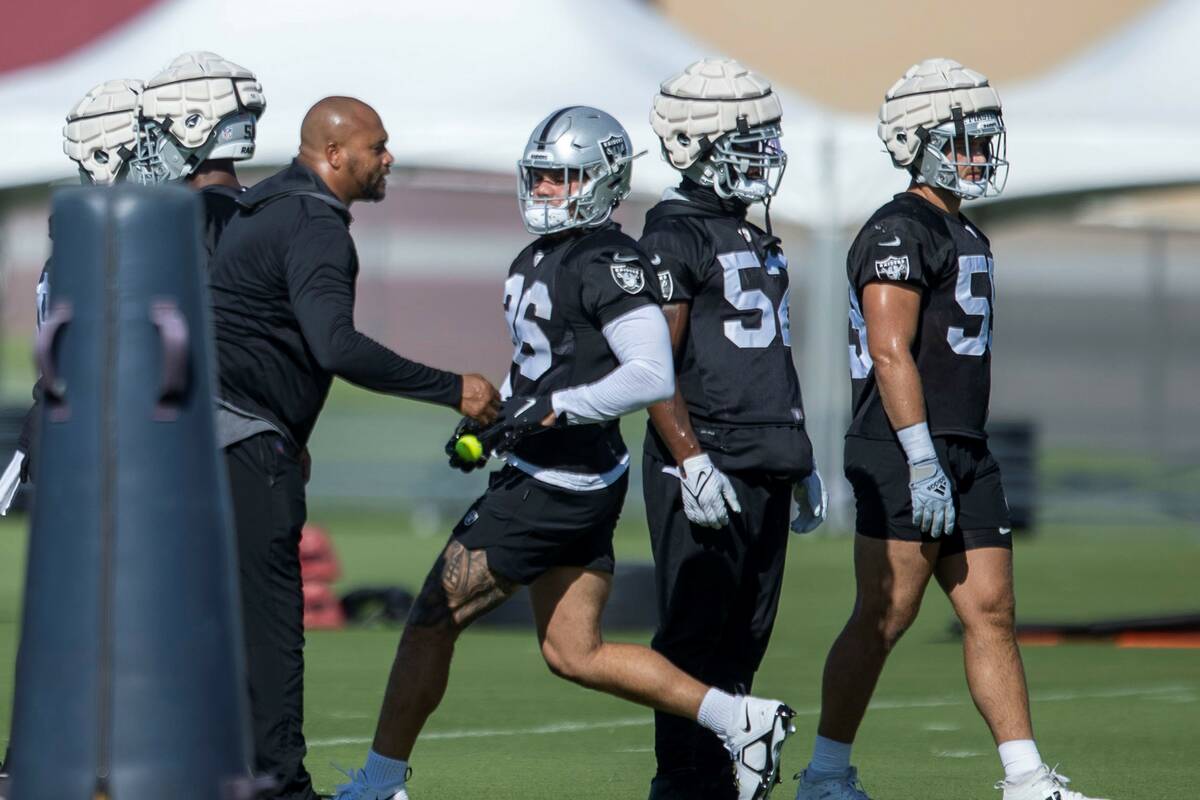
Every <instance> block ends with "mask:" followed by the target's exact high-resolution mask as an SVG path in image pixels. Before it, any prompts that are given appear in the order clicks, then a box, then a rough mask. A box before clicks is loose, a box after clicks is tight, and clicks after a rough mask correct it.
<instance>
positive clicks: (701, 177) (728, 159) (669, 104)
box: [650, 58, 787, 203]
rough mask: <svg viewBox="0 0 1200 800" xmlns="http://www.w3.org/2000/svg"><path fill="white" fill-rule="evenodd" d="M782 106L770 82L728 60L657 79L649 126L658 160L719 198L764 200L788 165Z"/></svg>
mask: <svg viewBox="0 0 1200 800" xmlns="http://www.w3.org/2000/svg"><path fill="white" fill-rule="evenodd" d="M782 116H783V106H782V104H781V103H780V102H779V95H777V94H775V93H774V92H773V91H772V90H771V82H770V81H768V80H767V79H766V78H765V77H763V76H762V75H760V74H758V73H757V72H752V71H751V70H749V69H747V68H746V67H744V66H742V65H741V64H739V63H738V62H737V61H734V60H733V59H729V58H704V59H701V60H699V61H696V62H694V63H692V64H689V65H688V66H687V67H686V68H685V69H684V70H683V72H681V73H679V74H678V75H675V76H673V77H671V78H668V79H667V80H665V81H663V82H662V85H661V86H660V87H659V93H658V94H657V95H655V97H654V103H653V106H652V107H651V109H650V125H651V127H653V128H654V132H655V133H656V134H658V138H659V140H660V141H661V143H662V153H663V158H664V159H666V160H667V161H668V162H669V163H670V164H671V166H673V167H674V168H675V169H677V170H679V171H680V172H682V173H683V174H684V175H686V176H687V177H689V178H691V179H692V180H693V181H695V182H696V183H699V184H700V185H701V186H711V187H712V189H713V191H715V192H716V193H717V194H718V195H719V196H720V197H723V198H726V199H728V198H730V197H737V198H738V199H740V200H741V201H742V202H744V203H755V202H760V201H763V202H768V201H769V200H770V198H771V197H773V196H774V194H775V193H776V192H777V191H778V190H779V183H780V181H782V180H783V172H784V170H785V169H786V168H787V153H785V152H784V150H783V147H782V145H781V144H780V141H779V139H780V137H781V136H782V135H783V129H782V128H781V127H780V119H781V118H782Z"/></svg>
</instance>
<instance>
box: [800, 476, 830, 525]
mask: <svg viewBox="0 0 1200 800" xmlns="http://www.w3.org/2000/svg"><path fill="white" fill-rule="evenodd" d="M792 498H793V499H795V501H796V516H795V518H794V519H792V531H793V532H794V533H811V532H812V531H815V530H816V529H817V528H819V527H821V523H822V522H824V521H825V515H826V514H828V513H829V492H827V491H826V490H825V482H824V481H823V480H821V473H820V472H818V471H817V468H816V467H813V471H812V472H810V473H809V474H808V476H807V477H805V478H804V480H802V481H800V482H799V483H797V484H796V485H795V486H793V487H792Z"/></svg>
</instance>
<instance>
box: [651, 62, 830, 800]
mask: <svg viewBox="0 0 1200 800" xmlns="http://www.w3.org/2000/svg"><path fill="white" fill-rule="evenodd" d="M781 117H782V106H781V104H780V101H779V95H777V94H775V93H774V92H772V91H771V84H770V82H769V81H768V80H767V79H766V78H764V77H763V76H762V75H759V74H757V73H755V72H751V71H749V70H748V69H746V68H745V67H743V66H742V65H741V64H739V63H737V62H736V61H732V60H729V59H718V58H708V59H704V60H701V61H697V62H696V63H694V64H691V65H690V66H688V67H687V68H686V69H685V70H683V72H682V73H680V74H678V75H676V76H674V77H672V78H670V79H668V80H666V81H664V82H663V84H662V86H661V91H660V92H659V94H658V95H657V96H656V97H655V98H654V103H653V108H652V110H651V113H650V122H651V125H652V126H653V128H654V132H655V133H656V134H657V135H658V138H659V140H660V142H661V145H662V153H663V156H664V158H665V159H666V160H667V161H668V162H669V163H670V164H671V166H673V167H674V168H675V169H677V170H679V172H681V173H682V180H681V183H680V184H679V186H677V187H675V188H672V189H668V190H667V192H666V193H665V194H664V196H663V199H662V202H660V203H659V204H658V205H656V206H655V207H654V208H652V209H651V210H650V212H649V213H648V214H647V215H646V225H645V228H644V231H643V234H642V239H641V242H640V244H641V247H642V249H643V250H644V251H645V252H646V253H647V255H648V257H649V259H650V264H651V265H652V268H653V269H654V270H655V272H656V276H655V277H656V280H657V281H658V282H659V286H660V290H661V293H662V296H663V302H664V305H663V312H664V313H665V315H666V318H667V323H668V326H669V329H670V332H671V345H672V348H673V351H674V356H675V358H674V362H675V372H676V390H675V393H674V396H673V397H671V398H669V399H667V400H666V401H664V402H661V403H657V404H655V405H653V406H651V407H650V410H649V411H650V424H649V426H648V428H647V433H646V440H645V461H644V470H643V473H642V490H643V492H644V494H645V499H646V520H647V524H648V526H649V529H650V537H651V541H652V544H653V550H654V563H655V578H656V583H657V595H658V613H659V623H658V630H657V631H656V633H655V635H654V640H653V647H654V649H655V650H656V651H658V652H659V653H662V654H663V655H664V656H666V657H667V658H668V659H669V660H670V661H672V662H673V663H674V664H675V665H676V666H678V667H679V668H681V669H683V670H684V671H685V672H687V673H689V674H690V675H692V676H693V677H695V678H697V679H699V680H701V681H704V682H705V683H709V684H712V685H714V686H717V687H720V688H721V689H723V690H725V691H727V692H747V691H749V689H750V686H751V684H752V683H753V681H754V673H755V672H756V671H757V670H758V667H759V664H760V663H761V661H762V658H763V655H764V654H765V652H766V649H767V642H768V640H769V639H770V636H771V629H772V627H773V625H774V623H775V614H776V610H777V608H778V605H779V593H780V587H781V585H782V580H783V564H784V556H785V554H786V552H787V536H788V519H789V516H790V515H789V509H790V506H791V502H792V496H793V490H795V493H796V499H797V500H798V507H799V514H798V516H797V519H796V522H795V525H796V527H797V528H798V529H802V530H805V531H807V530H812V529H813V528H815V527H816V526H817V525H819V524H820V523H821V520H822V519H823V517H824V508H825V502H824V492H823V490H822V487H821V479H820V476H819V475H818V474H817V472H816V470H815V468H814V465H813V457H812V445H811V443H810V442H809V439H808V435H807V434H806V433H805V430H804V408H803V403H802V401H801V397H800V383H799V380H798V379H797V377H796V368H795V365H794V363H793V361H792V350H791V334H790V324H789V320H788V261H787V257H786V256H785V255H784V253H783V248H782V245H781V242H780V240H779V239H778V238H777V237H775V236H772V235H771V234H770V233H768V232H767V231H764V230H763V229H761V228H759V227H758V226H757V225H755V224H753V223H752V222H750V221H749V220H748V219H747V216H746V215H747V211H748V209H749V208H750V206H751V205H752V204H754V203H764V204H765V203H769V202H770V199H771V197H772V196H773V195H774V194H775V192H776V190H777V189H778V187H779V182H780V179H781V178H782V177H783V171H784V168H785V166H786V164H787V157H786V155H785V154H784V151H783V148H782V147H781V146H780V136H781V134H782V131H781V128H780V120H781ZM654 749H655V755H656V757H657V762H658V769H657V774H656V775H655V777H654V779H653V781H652V782H651V790H650V797H651V798H652V800H667V798H672V799H674V798H679V799H680V800H682V799H683V798H687V800H706V799H707V798H712V800H726V798H732V797H735V796H736V793H735V789H734V784H733V780H732V776H731V775H730V774H729V770H728V769H724V768H723V765H722V763H721V759H720V758H719V756H720V750H721V743H720V742H719V741H718V740H717V739H715V738H714V737H713V736H712V735H711V734H709V733H708V732H707V731H705V730H704V729H703V728H702V727H700V726H699V725H697V724H696V723H695V722H694V721H693V720H690V719H687V718H684V717H680V716H677V715H672V714H669V713H663V712H658V713H656V715H655V748H654Z"/></svg>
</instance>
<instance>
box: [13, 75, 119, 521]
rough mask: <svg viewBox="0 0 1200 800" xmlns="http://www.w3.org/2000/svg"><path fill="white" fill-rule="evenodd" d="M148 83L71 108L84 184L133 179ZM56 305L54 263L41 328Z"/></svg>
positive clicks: (36, 396) (93, 96)
mask: <svg viewBox="0 0 1200 800" xmlns="http://www.w3.org/2000/svg"><path fill="white" fill-rule="evenodd" d="M141 92H142V82H141V81H137V80H130V79H124V78H121V79H116V80H111V81H104V82H103V83H99V84H97V85H95V86H93V87H92V88H91V89H90V90H88V93H87V94H85V95H84V96H83V97H82V98H81V99H80V100H79V101H78V102H77V103H75V105H73V106H72V107H71V110H70V111H69V112H67V124H66V125H64V126H63V131H62V132H63V152H64V153H66V155H67V157H68V158H70V159H71V161H72V162H73V163H74V164H75V166H76V167H77V168H78V170H79V182H80V183H82V184H83V185H84V186H110V185H112V184H114V183H118V182H121V181H125V180H128V179H129V175H130V165H131V162H132V161H133V159H134V157H135V154H136V152H137V148H138V139H139V128H138V108H139V98H140V96H141ZM49 302H50V261H49V260H48V259H47V261H46V264H45V266H44V267H43V268H42V274H41V275H40V276H39V277H38V283H37V307H36V312H37V316H36V318H35V319H36V324H37V328H38V329H39V330H40V329H41V327H42V321H43V319H44V318H45V316H46V312H47V310H48V304H49ZM40 401H41V381H40V379H39V381H38V382H37V383H35V384H34V387H33V406H32V407H31V408H30V410H29V412H28V413H26V415H25V420H24V422H23V423H22V424H21V433H20V436H19V437H18V440H17V450H16V452H14V453H13V457H12V459H11V460H10V461H9V464H8V467H7V468H5V470H4V473H3V475H0V514H6V513H8V508H9V506H10V505H11V504H12V501H13V498H14V497H15V496H16V494H17V489H18V488H19V487H20V485H21V484H22V483H24V482H26V481H28V480H29V479H30V475H31V472H32V465H33V459H32V452H33V447H34V442H33V438H34V430H33V427H34V421H35V419H36V414H35V412H36V410H37V407H38V403H39V402H40Z"/></svg>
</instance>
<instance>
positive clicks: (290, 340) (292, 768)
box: [209, 97, 499, 800]
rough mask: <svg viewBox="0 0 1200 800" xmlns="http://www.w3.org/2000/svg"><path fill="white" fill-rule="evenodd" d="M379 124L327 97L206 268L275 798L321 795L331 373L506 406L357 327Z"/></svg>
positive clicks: (378, 189) (245, 604)
mask: <svg viewBox="0 0 1200 800" xmlns="http://www.w3.org/2000/svg"><path fill="white" fill-rule="evenodd" d="M387 138H388V137H387V132H386V131H385V130H384V127H383V122H382V121H381V120H380V118H379V115H378V114H377V113H376V112H375V110H374V109H372V108H371V107H370V106H368V105H367V104H365V103H363V102H361V101H358V100H355V99H352V98H348V97H327V98H325V99H323V100H321V101H319V102H318V103H317V104H316V105H314V106H313V107H312V108H311V109H309V111H308V113H307V114H306V115H305V117H304V122H303V124H302V126H301V131H300V140H301V143H300V154H299V156H298V157H297V158H296V159H295V160H294V161H292V163H291V165H290V166H288V167H286V168H285V169H283V170H282V171H280V172H278V173H276V174H275V175H272V176H271V177H269V178H266V179H265V180H263V181H262V182H261V183H259V184H257V185H256V186H254V187H253V188H251V189H249V190H248V191H246V192H244V193H242V194H240V195H239V196H238V204H239V206H240V208H239V212H238V214H237V215H236V216H235V217H234V218H233V219H232V220H231V221H230V223H229V226H228V227H227V228H226V230H225V234H224V236H223V237H222V238H221V241H220V244H219V245H218V247H217V250H216V253H215V254H214V256H213V259H212V262H211V265H210V275H209V283H210V290H211V299H212V308H213V327H214V333H215V338H216V344H217V354H218V376H219V383H220V398H219V399H218V407H217V430H218V436H219V439H220V445H221V447H223V448H224V450H225V454H226V463H227V465H228V469H229V482H230V487H231V495H232V501H233V514H234V525H235V528H236V531H237V542H238V559H239V571H240V578H241V595H242V610H243V618H244V623H243V624H244V629H245V642H246V659H247V673H248V679H249V687H250V706H251V713H252V718H253V735H254V747H255V768H256V769H257V771H259V772H261V773H264V774H269V775H273V776H274V777H275V778H276V779H277V780H278V782H279V786H278V788H277V790H276V793H275V794H273V795H272V797H276V798H287V800H316V797H317V795H316V794H315V793H314V792H313V788H312V782H311V779H310V778H309V775H308V772H307V771H306V770H305V768H304V763H303V761H304V755H305V744H304V734H303V732H302V723H303V712H304V710H303V697H304V652H303V648H304V624H303V612H304V598H303V593H302V587H301V581H300V555H299V542H300V531H301V528H302V527H303V525H304V521H305V515H306V508H305V497H304V484H305V481H306V479H307V473H308V465H307V461H306V455H305V448H306V445H307V443H308V438H309V435H310V434H311V433H312V430H313V426H314V425H315V424H316V421H317V416H318V414H320V412H321V407H322V406H323V405H324V403H325V398H326V396H327V395H328V394H329V387H330V384H331V383H332V381H333V378H334V376H337V377H340V378H343V379H345V380H347V381H349V382H351V383H353V384H357V385H358V386H362V387H364V388H367V389H372V390H374V391H377V392H383V393H386V394H392V395H396V396H399V397H407V398H410V399H414V400H424V401H426V402H430V403H438V404H440V405H444V406H447V407H449V408H453V409H456V410H458V411H460V412H461V413H462V414H464V415H466V416H468V417H473V418H475V419H477V420H479V421H481V422H490V421H491V420H492V419H493V418H494V417H495V413H496V409H497V408H498V406H499V397H498V395H497V393H496V389H495V387H493V386H492V384H491V383H489V382H488V381H487V379H485V378H483V377H482V376H480V375H456V374H454V373H450V372H443V371H441V370H438V369H434V368H432V367H428V366H425V365H424V364H419V363H416V362H414V361H410V360H408V359H406V358H404V357H402V356H399V355H397V354H396V353H393V352H392V351H391V350H389V349H388V348H386V347H384V346H382V345H380V344H379V343H377V342H375V341H373V340H372V339H370V338H368V337H367V336H364V335H363V334H362V333H359V332H358V331H357V330H356V329H355V327H354V297H355V280H356V278H357V275H358V257H357V254H356V253H355V249H354V242H353V240H352V239H351V238H350V210H349V209H350V205H351V204H352V203H354V202H356V201H359V200H365V201H378V200H381V199H383V196H384V192H385V190H386V184H387V175H388V169H389V168H390V167H391V164H392V155H391V153H389V152H388V149H387Z"/></svg>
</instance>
